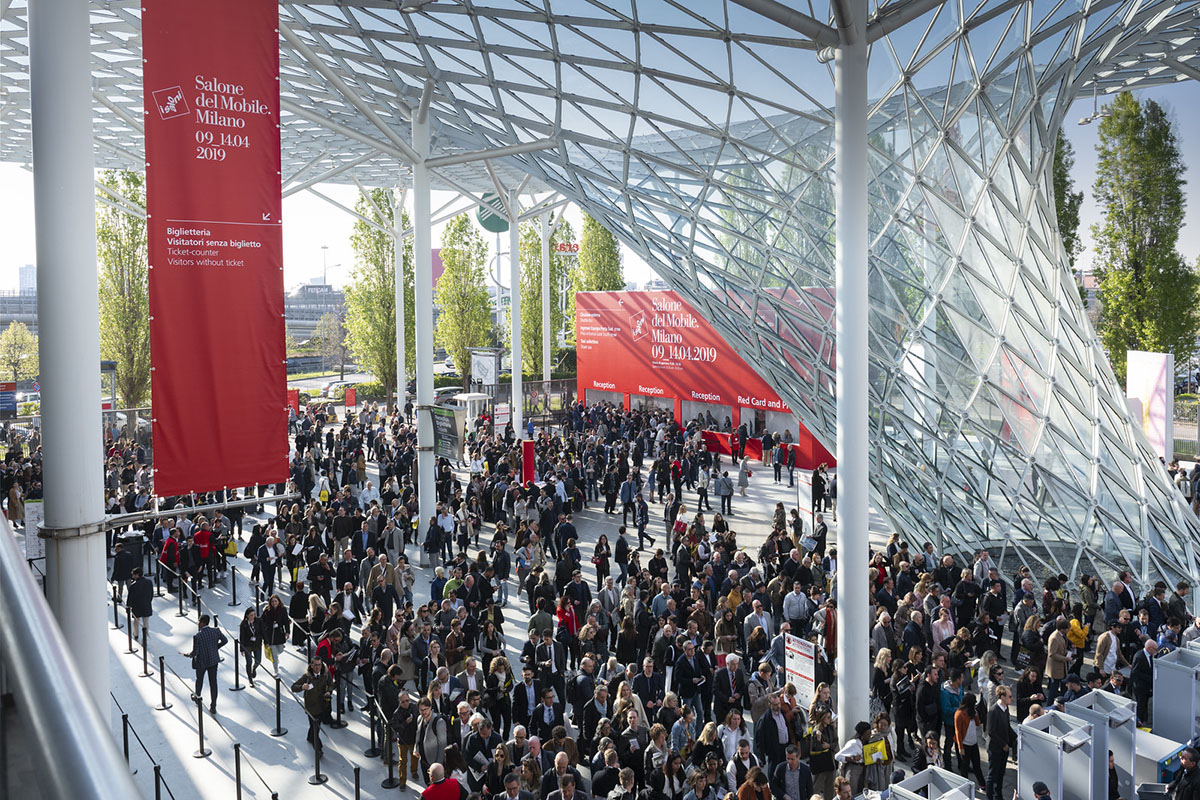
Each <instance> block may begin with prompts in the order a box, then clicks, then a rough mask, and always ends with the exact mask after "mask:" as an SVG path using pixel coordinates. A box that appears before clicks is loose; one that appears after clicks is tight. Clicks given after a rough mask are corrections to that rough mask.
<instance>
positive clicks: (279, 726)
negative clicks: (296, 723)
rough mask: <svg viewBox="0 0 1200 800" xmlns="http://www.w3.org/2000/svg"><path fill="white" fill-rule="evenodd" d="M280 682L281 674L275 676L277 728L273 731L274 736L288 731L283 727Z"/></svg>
mask: <svg viewBox="0 0 1200 800" xmlns="http://www.w3.org/2000/svg"><path fill="white" fill-rule="evenodd" d="M279 683H280V681H279V676H278V675H276V676H275V729H274V730H273V731H271V735H272V736H283V735H284V734H286V733H287V728H285V727H283V725H282V724H281V723H282V713H283V708H282V706H281V705H280V699H279V697H280V695H279Z"/></svg>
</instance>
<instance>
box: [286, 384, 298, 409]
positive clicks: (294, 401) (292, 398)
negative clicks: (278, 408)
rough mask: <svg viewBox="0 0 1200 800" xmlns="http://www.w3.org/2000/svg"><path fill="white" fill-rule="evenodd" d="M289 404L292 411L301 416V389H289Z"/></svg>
mask: <svg viewBox="0 0 1200 800" xmlns="http://www.w3.org/2000/svg"><path fill="white" fill-rule="evenodd" d="M287 402H288V405H289V406H291V407H292V411H295V412H296V413H297V414H299V413H300V390H299V389H288V390H287Z"/></svg>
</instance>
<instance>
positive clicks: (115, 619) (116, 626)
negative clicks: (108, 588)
mask: <svg viewBox="0 0 1200 800" xmlns="http://www.w3.org/2000/svg"><path fill="white" fill-rule="evenodd" d="M112 592H113V596H112V601H113V630H114V631H119V630H121V621H120V619H118V617H117V615H118V614H119V613H121V612H120V609H119V608H117V606H118V605H120V603H118V601H117V587H116V584H113V587H112Z"/></svg>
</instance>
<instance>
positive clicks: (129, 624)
mask: <svg viewBox="0 0 1200 800" xmlns="http://www.w3.org/2000/svg"><path fill="white" fill-rule="evenodd" d="M125 640H126V648H125V655H127V656H131V655H133V654H134V653H136V652H137V648H136V647H134V646H133V612H131V611H130V610H129V606H125Z"/></svg>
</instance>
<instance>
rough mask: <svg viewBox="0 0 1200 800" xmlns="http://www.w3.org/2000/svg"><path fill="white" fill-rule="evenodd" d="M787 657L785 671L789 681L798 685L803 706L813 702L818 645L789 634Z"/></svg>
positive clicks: (797, 689) (798, 694) (797, 690)
mask: <svg viewBox="0 0 1200 800" xmlns="http://www.w3.org/2000/svg"><path fill="white" fill-rule="evenodd" d="M786 644H787V658H786V661H785V662H784V672H785V673H786V674H787V682H788V683H790V684H792V685H793V686H795V687H796V694H797V696H798V697H799V700H800V707H801V708H808V707H809V705H811V704H812V700H813V694H814V690H815V689H816V686H815V685H814V683H813V677H814V676H815V675H816V658H817V652H816V645H814V644H813V643H812V642H810V641H808V640H807V639H801V638H800V637H799V636H793V635H792V634H790V633H789V634H788V635H787V640H786Z"/></svg>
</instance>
